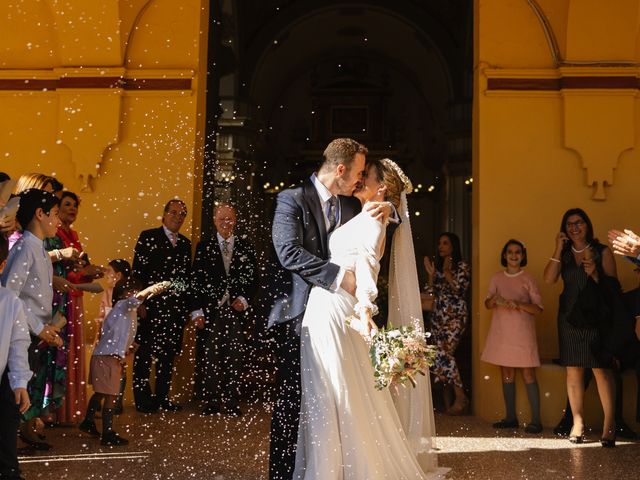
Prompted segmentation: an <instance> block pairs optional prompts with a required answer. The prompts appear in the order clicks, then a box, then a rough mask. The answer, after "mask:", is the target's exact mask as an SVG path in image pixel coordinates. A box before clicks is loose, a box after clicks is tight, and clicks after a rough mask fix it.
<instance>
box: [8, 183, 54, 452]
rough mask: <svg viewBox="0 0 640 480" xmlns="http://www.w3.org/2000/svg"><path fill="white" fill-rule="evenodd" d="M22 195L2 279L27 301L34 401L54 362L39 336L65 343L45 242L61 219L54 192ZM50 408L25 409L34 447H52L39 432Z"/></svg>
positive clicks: (26, 435)
mask: <svg viewBox="0 0 640 480" xmlns="http://www.w3.org/2000/svg"><path fill="white" fill-rule="evenodd" d="M19 197H20V207H19V209H18V213H17V215H16V218H17V220H18V222H19V223H20V225H22V226H23V227H24V234H23V235H22V237H21V238H20V239H19V240H18V241H17V243H16V245H15V246H14V248H12V249H11V250H10V251H9V256H8V259H7V264H6V267H5V269H4V270H3V272H2V277H1V280H2V285H3V286H4V287H6V288H8V289H10V290H12V291H13V292H14V293H15V294H16V295H17V296H18V298H20V299H21V300H22V301H23V302H24V307H25V312H26V314H27V324H28V326H29V331H30V332H31V334H32V341H31V346H30V367H31V370H33V371H34V372H35V373H36V377H35V379H34V381H33V382H31V383H30V385H29V394H30V398H31V399H32V401H33V400H34V397H37V396H36V395H35V391H36V390H37V389H42V390H43V389H44V386H43V385H42V384H41V382H42V381H43V380H46V379H47V378H48V375H47V370H48V369H49V368H50V365H51V363H50V362H51V360H50V359H51V358H52V356H54V354H53V353H52V352H51V351H50V349H49V348H46V347H43V346H41V345H40V340H44V341H45V342H47V343H48V344H49V345H50V346H55V347H59V346H62V339H61V338H60V337H59V336H58V334H57V333H56V330H57V328H55V327H53V326H52V325H51V321H52V316H51V305H52V302H53V289H52V287H51V279H52V270H53V269H52V266H51V261H50V259H49V257H48V255H47V253H46V252H45V250H44V244H43V241H44V239H45V238H46V237H51V236H53V235H55V231H56V228H57V226H58V223H59V220H58V203H59V200H58V198H57V197H56V196H54V195H53V194H51V193H48V192H45V191H44V190H39V189H35V188H32V189H29V190H26V191H24V192H22V193H20V195H19ZM38 337H39V338H38ZM43 372H44V373H43ZM36 399H37V398H36ZM48 408H49V405H48V404H47V403H44V402H42V403H38V404H32V406H31V408H30V409H29V410H28V411H27V412H26V413H25V418H29V421H28V422H26V423H24V424H23V425H22V426H21V434H22V438H23V440H25V441H26V442H27V443H29V444H31V445H33V446H34V447H35V448H40V449H49V448H50V446H49V445H48V444H46V443H44V442H41V441H40V440H41V439H40V438H38V436H37V434H36V431H37V428H38V422H37V420H36V418H37V417H39V416H40V415H42V414H48V413H49V411H48Z"/></svg>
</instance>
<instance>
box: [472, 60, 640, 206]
mask: <svg viewBox="0 0 640 480" xmlns="http://www.w3.org/2000/svg"><path fill="white" fill-rule="evenodd" d="M481 74H484V75H485V77H486V80H487V89H486V90H485V94H486V95H487V96H511V97H513V96H525V97H541V96H547V97H548V96H549V95H553V96H554V97H556V98H560V99H562V102H563V106H564V108H563V110H562V112H563V116H564V118H563V121H564V131H563V134H564V144H563V146H564V147H565V148H567V149H569V150H572V151H574V152H576V153H577V154H578V156H579V157H580V160H581V162H582V167H583V168H584V169H585V173H586V176H585V182H586V185H587V186H588V187H590V188H593V196H592V198H593V199H594V200H606V198H607V197H606V187H610V186H612V185H613V184H614V171H615V169H616V167H617V166H618V161H619V159H620V156H621V155H622V154H623V153H624V152H626V151H628V150H630V149H632V148H634V146H635V131H636V124H635V101H636V99H637V98H638V96H639V95H640V68H638V67H635V66H634V67H618V66H598V67H594V66H589V67H578V66H571V67H569V66H567V67H560V68H557V69H518V70H516V69H495V68H485V69H482V70H481ZM594 125H597V128H594Z"/></svg>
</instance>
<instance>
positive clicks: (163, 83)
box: [0, 67, 195, 93]
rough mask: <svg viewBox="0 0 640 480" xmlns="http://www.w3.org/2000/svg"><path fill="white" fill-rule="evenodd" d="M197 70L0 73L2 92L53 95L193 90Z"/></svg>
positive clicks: (0, 88)
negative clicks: (92, 91)
mask: <svg viewBox="0 0 640 480" xmlns="http://www.w3.org/2000/svg"><path fill="white" fill-rule="evenodd" d="M194 78H195V72H194V71H193V70H184V69H175V70H125V69H123V68H113V67H108V68H107V67H105V68H82V69H64V68H60V69H52V70H0V91H3V92H7V91H24V90H28V91H52V90H62V89H94V88H97V89H123V90H141V91H157V90H165V91H174V92H175V91H182V92H183V93H191V92H192V90H193V79H194Z"/></svg>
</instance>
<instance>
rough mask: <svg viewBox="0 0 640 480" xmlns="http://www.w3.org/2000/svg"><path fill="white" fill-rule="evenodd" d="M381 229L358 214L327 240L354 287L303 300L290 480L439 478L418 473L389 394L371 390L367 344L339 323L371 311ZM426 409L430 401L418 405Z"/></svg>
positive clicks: (317, 293) (333, 258) (382, 235)
mask: <svg viewBox="0 0 640 480" xmlns="http://www.w3.org/2000/svg"><path fill="white" fill-rule="evenodd" d="M385 229H386V225H383V224H382V223H381V222H379V221H377V220H375V219H373V218H372V217H371V216H370V215H369V214H368V213H365V212H363V213H361V214H359V215H357V216H356V217H355V218H353V219H352V220H351V221H349V222H348V223H346V224H345V225H344V226H342V227H340V228H338V229H337V230H336V231H335V232H334V233H333V235H332V236H331V237H330V239H329V250H330V254H331V262H332V263H335V264H338V265H340V266H342V267H344V268H346V269H348V270H352V271H354V272H355V274H356V279H357V290H356V297H353V296H352V295H350V294H349V293H347V292H346V291H344V290H342V289H339V290H338V291H337V292H330V291H328V290H325V289H323V288H319V287H314V288H313V289H312V290H311V293H310V295H309V301H308V303H307V309H306V313H305V315H304V318H303V321H302V331H301V375H302V379H301V386H302V404H301V405H302V406H301V414H300V424H299V431H298V445H297V451H296V462H295V472H294V476H293V478H295V479H305V480H310V479H318V480H364V479H367V480H377V479H392V480H401V479H410V480H413V479H426V478H435V477H437V476H438V473H439V472H438V473H433V474H425V473H424V472H423V470H422V469H421V467H420V464H419V463H418V460H417V459H416V453H415V452H414V451H413V450H412V447H411V445H410V443H409V442H408V441H407V437H406V435H405V434H404V431H403V427H402V424H401V421H400V419H399V417H398V413H397V412H396V408H395V406H394V402H393V400H392V397H391V394H390V392H389V390H386V389H385V390H382V391H378V390H376V389H375V387H374V377H373V368H372V366H371V363H370V360H369V347H368V345H367V344H366V342H365V341H364V339H363V338H362V336H361V335H360V334H359V333H358V332H356V331H355V330H353V329H352V328H350V327H348V326H347V325H346V324H345V319H346V318H347V317H349V316H350V315H353V314H354V312H356V311H359V309H360V308H364V307H368V308H371V309H372V310H373V311H377V307H376V306H375V304H374V303H373V302H374V300H375V298H376V296H377V289H376V280H377V277H378V271H379V259H380V257H381V255H382V252H383V248H384V239H385ZM400 388H402V387H400ZM430 405H431V403H430V399H429V405H428V406H427V405H425V408H430ZM433 457H435V453H434V454H433ZM431 465H432V466H434V465H437V461H432V462H431ZM435 468H437V467H435Z"/></svg>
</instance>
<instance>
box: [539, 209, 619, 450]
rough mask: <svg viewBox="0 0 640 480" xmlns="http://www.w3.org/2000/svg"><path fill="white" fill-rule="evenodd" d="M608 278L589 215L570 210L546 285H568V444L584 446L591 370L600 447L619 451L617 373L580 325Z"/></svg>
mask: <svg viewBox="0 0 640 480" xmlns="http://www.w3.org/2000/svg"><path fill="white" fill-rule="evenodd" d="M605 276H609V277H613V278H616V277H617V273H616V264H615V261H614V259H613V254H612V253H611V250H610V249H609V248H608V247H607V246H606V245H603V244H601V243H599V242H598V240H597V239H596V238H594V234H593V225H592V223H591V220H590V219H589V217H588V216H587V214H586V213H585V212H584V210H582V209H580V208H572V209H570V210H567V211H566V212H565V213H564V215H563V217H562V221H561V223H560V232H559V233H558V234H557V235H556V245H555V249H554V252H553V255H552V256H551V257H550V258H549V261H548V262H547V265H546V267H545V269H544V279H545V282H547V283H556V282H557V281H558V279H559V278H560V277H562V280H563V290H562V293H561V295H560V305H559V310H558V341H559V346H560V364H561V365H564V366H565V367H566V368H567V394H568V397H569V403H570V404H571V410H572V412H573V427H572V429H571V432H570V434H569V441H570V442H572V443H582V442H583V441H584V438H585V435H584V432H585V425H584V418H583V411H584V408H583V403H584V371H585V369H586V368H591V369H592V370H593V374H594V376H595V378H596V383H597V385H598V393H599V394H600V401H601V403H602V408H603V410H604V425H603V429H602V439H601V444H602V446H603V447H607V448H610V447H614V446H615V391H614V381H613V372H612V370H611V368H610V367H611V365H610V364H608V363H606V362H605V361H604V360H603V359H602V358H601V357H600V356H599V355H596V354H595V353H594V350H593V348H592V345H594V344H596V343H601V342H602V336H601V333H600V332H599V330H598V328H597V326H594V325H591V324H589V323H588V322H587V319H586V318H584V319H576V317H577V316H579V315H580V314H581V312H582V311H583V310H584V309H583V305H584V306H585V308H586V303H587V302H588V301H589V300H592V299H593V295H590V294H589V292H590V291H591V289H592V288H595V287H594V285H596V284H597V283H598V282H599V281H603V280H604V277H605ZM583 291H584V292H586V294H584V293H582V292H583ZM581 293H582V295H581ZM589 297H591V298H589ZM578 320H581V323H579V322H578Z"/></svg>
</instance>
